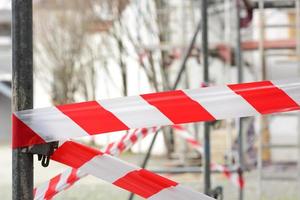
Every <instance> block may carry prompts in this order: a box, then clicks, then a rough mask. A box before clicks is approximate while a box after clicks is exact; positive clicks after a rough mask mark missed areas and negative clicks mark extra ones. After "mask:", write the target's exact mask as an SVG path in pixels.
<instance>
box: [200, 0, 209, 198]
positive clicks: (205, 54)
mask: <svg viewBox="0 0 300 200" xmlns="http://www.w3.org/2000/svg"><path fill="white" fill-rule="evenodd" d="M207 7H208V4H207V0H202V5H201V16H202V17H201V21H202V60H203V81H204V83H205V84H206V85H207V84H208V83H209V70H208V56H209V54H208V53H209V52H208V26H207V23H208V20H207ZM204 161H205V163H204V193H205V194H207V195H209V194H210V192H211V179H210V174H211V172H210V124H209V123H208V122H205V123H204Z"/></svg>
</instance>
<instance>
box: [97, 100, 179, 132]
mask: <svg viewBox="0 0 300 200" xmlns="http://www.w3.org/2000/svg"><path fill="white" fill-rule="evenodd" d="M98 102H99V104H100V105H101V106H103V107H104V108H105V109H106V110H108V111H110V112H112V113H113V114H114V115H115V116H117V118H118V119H119V120H121V121H122V122H123V123H124V124H126V126H128V127H129V128H144V127H153V126H161V125H168V124H173V123H172V122H171V121H170V120H169V119H168V118H167V117H166V116H165V115H164V114H162V113H161V112H160V111H159V110H158V109H157V108H155V107H154V106H152V105H150V104H148V102H147V101H145V100H144V99H143V98H142V97H141V96H131V97H125V98H117V99H109V100H100V101H98ZM132 110H134V112H132Z"/></svg>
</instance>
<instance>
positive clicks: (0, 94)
mask: <svg viewBox="0 0 300 200" xmlns="http://www.w3.org/2000/svg"><path fill="white" fill-rule="evenodd" d="M10 30H11V9H10V1H9V0H2V1H1V2H0V102H1V103H0V122H1V125H0V143H3V142H4V143H7V142H9V141H10V133H11V120H10V119H11V99H10V98H11V94H10V88H11V36H10V33H11V31H10Z"/></svg>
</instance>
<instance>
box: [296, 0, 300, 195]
mask: <svg viewBox="0 0 300 200" xmlns="http://www.w3.org/2000/svg"><path fill="white" fill-rule="evenodd" d="M295 5H296V9H295V11H296V40H297V45H296V55H297V57H296V58H297V59H296V60H297V67H298V76H300V0H296V4H295ZM297 131H298V188H300V114H298V130H297ZM298 199H300V190H299V193H298Z"/></svg>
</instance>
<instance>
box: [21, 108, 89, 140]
mask: <svg viewBox="0 0 300 200" xmlns="http://www.w3.org/2000/svg"><path fill="white" fill-rule="evenodd" d="M21 112H22V114H21V115H19V114H18V113H19V112H16V115H17V116H18V118H19V119H20V120H21V121H23V122H24V123H25V124H26V125H27V126H29V127H30V128H31V129H32V130H34V131H35V132H36V133H37V134H39V136H40V137H42V138H43V139H44V140H45V141H55V140H62V139H66V138H74V137H83V136H89V134H88V133H86V132H85V131H84V130H83V129H82V128H81V127H80V126H78V125H77V124H76V123H75V122H74V121H73V120H71V119H70V118H69V117H67V116H66V115H64V114H63V113H62V112H61V111H59V110H58V109H57V108H56V107H49V108H41V109H36V110H25V111H21Z"/></svg>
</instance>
